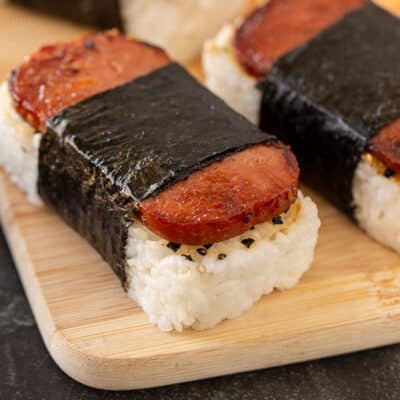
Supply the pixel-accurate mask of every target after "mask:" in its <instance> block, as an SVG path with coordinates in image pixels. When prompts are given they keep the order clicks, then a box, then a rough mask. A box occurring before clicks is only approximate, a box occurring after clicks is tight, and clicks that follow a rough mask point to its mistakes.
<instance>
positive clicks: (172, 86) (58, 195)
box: [38, 64, 276, 282]
mask: <svg viewBox="0 0 400 400" xmlns="http://www.w3.org/2000/svg"><path fill="white" fill-rule="evenodd" d="M272 140H276V139H275V138H273V137H271V136H269V135H266V134H264V133H262V132H261V131H260V130H259V129H258V128H257V127H255V126H253V125H252V124H250V123H249V122H248V121H247V120H246V119H244V118H243V117H241V116H239V115H238V114H236V113H235V112H233V111H232V110H231V109H230V108H228V107H227V106H226V105H225V103H223V102H222V101H221V100H219V99H218V98H217V97H216V96H214V95H213V94H211V93H210V92H209V91H208V90H207V89H205V88H204V87H202V86H201V85H200V84H199V83H197V81H195V80H194V79H193V78H192V77H191V76H190V75H189V74H188V73H187V72H186V71H185V70H184V69H183V68H181V67H180V66H179V65H177V64H171V65H169V66H166V67H164V68H161V69H159V70H158V71H156V72H154V73H152V74H149V75H147V76H145V77H142V78H139V79H136V80H133V81H131V82H129V83H127V84H125V85H122V86H119V87H117V88H115V89H112V90H110V91H107V92H103V93H100V94H98V95H96V96H93V97H91V98H89V99H87V100H85V101H83V102H81V103H78V104H76V105H74V106H71V107H69V108H67V109H65V110H64V111H63V112H61V113H59V114H58V115H57V116H56V117H54V118H51V119H49V120H48V121H47V130H46V132H45V134H44V136H43V138H42V140H41V145H40V151H39V182H38V188H39V193H40V195H41V197H42V198H43V200H44V201H45V202H46V203H47V204H48V205H50V206H51V207H53V208H54V209H55V210H56V211H57V212H58V213H59V214H61V216H62V217H63V218H64V219H65V220H66V221H67V222H68V223H69V224H70V225H71V226H72V227H73V228H75V229H76V230H77V231H78V232H79V233H80V234H81V235H83V236H84V237H86V238H87V239H88V240H89V242H90V243H91V244H92V245H93V246H94V247H95V248H96V249H97V250H98V251H99V252H100V254H101V255H102V256H103V257H104V258H105V260H106V261H108V262H109V263H110V264H111V265H112V266H113V268H114V270H115V271H116V273H117V274H118V276H119V277H120V278H121V280H122V281H123V282H124V281H125V279H126V276H125V262H126V261H125V245H126V239H127V234H128V228H129V224H130V222H131V221H132V218H133V216H134V213H135V210H136V207H137V205H138V203H139V202H140V201H141V200H143V199H145V198H147V197H149V196H153V195H155V194H157V193H158V192H160V191H162V190H164V189H165V188H167V187H168V186H170V185H172V184H173V183H174V182H176V181H178V180H180V179H184V178H186V177H187V176H189V175H190V174H191V173H192V172H193V171H196V170H198V169H200V168H203V167H204V166H206V165H209V164H211V163H212V162H214V161H216V160H220V159H223V158H224V157H226V156H227V155H229V154H232V153H233V152H236V151H240V150H241V149H244V148H246V147H248V146H250V145H252V144H256V143H260V142H265V141H272Z"/></svg>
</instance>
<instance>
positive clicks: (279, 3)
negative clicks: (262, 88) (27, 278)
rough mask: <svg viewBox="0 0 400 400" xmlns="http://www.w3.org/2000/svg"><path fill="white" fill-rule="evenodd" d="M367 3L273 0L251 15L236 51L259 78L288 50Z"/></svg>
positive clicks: (242, 28)
mask: <svg viewBox="0 0 400 400" xmlns="http://www.w3.org/2000/svg"><path fill="white" fill-rule="evenodd" d="M364 3H365V0H318V1H316V0H270V1H268V2H267V3H266V4H265V5H264V6H262V7H260V8H258V9H256V10H255V11H254V12H253V13H252V14H250V15H249V16H248V17H247V18H246V19H245V21H244V22H243V24H242V25H241V26H240V27H239V29H238V30H237V32H236V35H235V43H234V44H235V52H236V56H237V57H238V60H239V62H240V63H241V64H242V65H243V66H244V67H245V68H246V70H247V71H248V72H249V73H250V74H252V75H255V76H257V77H261V76H263V75H265V74H266V73H268V72H269V70H270V68H271V67H272V64H273V63H274V62H275V61H276V60H277V59H278V58H279V57H281V56H283V55H284V54H285V53H287V52H288V51H291V50H293V49H294V48H296V47H298V46H300V45H302V44H304V43H305V42H306V41H307V40H309V39H311V38H313V37H314V36H315V35H317V34H318V33H320V32H321V31H322V30H323V29H326V28H327V27H329V26H330V25H332V24H334V23H335V22H337V21H338V20H339V19H340V18H341V17H343V16H344V15H345V14H347V13H348V12H350V11H353V10H355V9H357V8H359V7H361V6H362V5H363V4H364Z"/></svg>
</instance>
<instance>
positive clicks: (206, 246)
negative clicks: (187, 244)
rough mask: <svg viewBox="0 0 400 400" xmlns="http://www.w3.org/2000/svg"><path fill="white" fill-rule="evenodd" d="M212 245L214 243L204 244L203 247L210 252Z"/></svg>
mask: <svg viewBox="0 0 400 400" xmlns="http://www.w3.org/2000/svg"><path fill="white" fill-rule="evenodd" d="M212 245H213V244H212V243H209V244H203V247H205V248H206V249H207V250H208V249H209V248H210V247H211V246H212Z"/></svg>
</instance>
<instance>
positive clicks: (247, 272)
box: [127, 193, 320, 331]
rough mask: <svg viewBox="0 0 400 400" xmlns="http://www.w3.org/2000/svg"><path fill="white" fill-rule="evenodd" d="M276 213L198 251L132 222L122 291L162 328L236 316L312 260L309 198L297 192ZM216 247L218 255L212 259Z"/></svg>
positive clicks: (203, 325)
mask: <svg viewBox="0 0 400 400" xmlns="http://www.w3.org/2000/svg"><path fill="white" fill-rule="evenodd" d="M283 220H284V221H285V222H284V224H283V225H276V224H273V223H272V222H265V223H263V224H260V225H257V226H256V227H255V228H254V230H249V231H247V232H246V233H244V234H242V235H240V236H237V237H234V238H232V239H229V240H226V241H224V242H220V243H216V244H214V245H213V246H212V247H211V248H210V249H208V251H207V254H206V255H205V256H201V255H199V254H198V253H197V251H196V249H197V248H198V246H197V247H196V246H181V248H180V249H179V250H178V251H177V252H176V253H175V252H174V251H173V250H171V249H169V248H168V247H167V242H166V241H165V240H164V239H162V238H160V237H158V236H156V235H154V234H153V233H151V232H149V231H148V230H147V229H146V228H145V227H144V226H143V225H141V224H138V223H135V224H134V225H133V226H132V227H131V229H130V231H129V239H128V246H127V256H128V264H129V268H128V271H127V273H128V283H129V288H128V294H129V296H130V297H132V299H133V300H135V301H136V303H138V304H139V305H141V307H142V308H143V310H144V311H145V313H146V314H147V315H148V317H149V319H150V321H151V322H152V323H154V324H156V325H157V326H158V327H159V328H160V329H161V330H164V331H170V330H177V331H182V330H183V329H184V328H188V327H192V328H194V329H207V328H211V327H213V326H214V325H216V324H217V323H218V322H220V321H222V320H224V319H226V318H235V317H238V316H239V315H241V314H242V313H243V312H244V311H246V310H247V309H249V308H250V307H251V306H252V305H253V304H254V303H255V302H257V301H258V300H259V299H260V297H261V296H262V295H265V294H268V293H270V292H272V291H273V290H274V288H276V289H288V288H290V287H292V286H294V285H295V284H296V283H297V282H298V280H299V279H300V277H301V276H302V275H303V273H304V272H305V271H306V270H307V269H308V268H309V267H310V265H311V263H312V260H313V256H314V248H315V245H316V242H317V237H318V229H319V226H320V220H319V218H318V212H317V207H316V206H315V204H314V203H313V202H312V200H311V199H310V198H308V197H306V198H304V197H303V196H302V194H301V193H299V198H298V200H297V202H296V203H295V204H293V205H292V207H291V209H290V210H289V211H288V213H287V214H283ZM247 238H252V239H254V243H253V244H252V245H251V246H250V248H247V247H246V246H245V245H243V243H242V242H241V240H243V239H247ZM182 254H186V255H190V256H191V257H192V259H193V261H189V260H188V259H187V258H186V257H185V256H183V255H182ZM219 254H225V255H226V258H224V259H222V260H219V259H218V255H219ZM266 318H268V316H266Z"/></svg>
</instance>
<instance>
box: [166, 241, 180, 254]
mask: <svg viewBox="0 0 400 400" xmlns="http://www.w3.org/2000/svg"><path fill="white" fill-rule="evenodd" d="M167 247H168V248H169V249H171V250H172V251H175V252H177V251H178V250H179V248H180V247H181V245H180V244H178V243H173V242H169V243H168V244H167Z"/></svg>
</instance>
